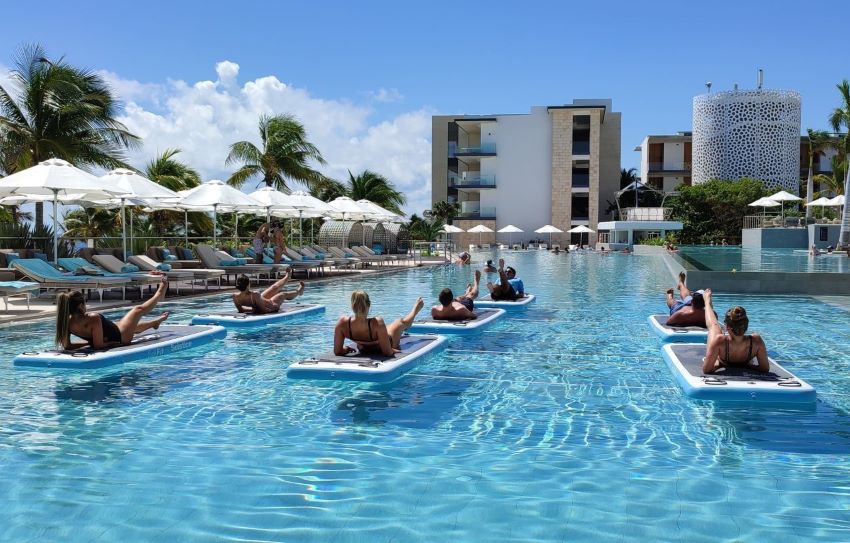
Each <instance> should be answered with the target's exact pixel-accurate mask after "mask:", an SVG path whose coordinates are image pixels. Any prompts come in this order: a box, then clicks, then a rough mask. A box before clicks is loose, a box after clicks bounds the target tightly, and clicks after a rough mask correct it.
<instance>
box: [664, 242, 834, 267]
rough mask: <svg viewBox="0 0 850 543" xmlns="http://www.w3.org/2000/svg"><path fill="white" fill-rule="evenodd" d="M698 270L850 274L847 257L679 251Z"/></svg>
mask: <svg viewBox="0 0 850 543" xmlns="http://www.w3.org/2000/svg"><path fill="white" fill-rule="evenodd" d="M677 256H678V257H679V258H681V259H682V260H684V261H685V262H687V263H689V264H690V265H691V266H693V267H694V268H696V269H698V270H712V271H731V270H733V269H734V270H736V271H756V272H768V271H778V272H833V273H847V272H850V258H847V254H846V253H840V254H839V253H836V254H828V255H827V254H823V255H821V256H818V257H811V256H809V254H808V251H805V250H803V249H799V250H797V249H742V248H740V247H704V246H695V247H680V249H679V253H678V255H677Z"/></svg>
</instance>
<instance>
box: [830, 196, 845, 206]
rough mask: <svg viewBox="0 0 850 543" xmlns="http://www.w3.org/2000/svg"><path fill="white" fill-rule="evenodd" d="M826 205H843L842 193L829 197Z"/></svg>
mask: <svg viewBox="0 0 850 543" xmlns="http://www.w3.org/2000/svg"><path fill="white" fill-rule="evenodd" d="M827 205H830V206H843V205H844V195H843V194H839V195H838V196H836V197H835V198H830V199H829V203H828V204H827Z"/></svg>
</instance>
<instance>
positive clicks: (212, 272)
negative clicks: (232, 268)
mask: <svg viewBox="0 0 850 543" xmlns="http://www.w3.org/2000/svg"><path fill="white" fill-rule="evenodd" d="M127 261H128V262H129V263H130V264H133V265H134V266H138V267H139V269H140V270H144V271H157V270H159V268H158V267H157V266H160V264H158V263H157V262H156V261H154V260H153V259H152V258H151V257H149V256H147V255H134V256H130V257H128V258H127ZM165 274H166V276H168V278H169V279H171V277H172V275H173V276H175V277H177V274H187V275H188V276H189V278H190V280H191V281H192V290H194V289H195V283H194V280H195V279H200V280H202V281H203V282H204V288H205V289H206V290H209V288H210V279H217V280H218V286H221V276H222V275H224V270H216V269H206V268H181V269H179V270H171V271H167V272H165Z"/></svg>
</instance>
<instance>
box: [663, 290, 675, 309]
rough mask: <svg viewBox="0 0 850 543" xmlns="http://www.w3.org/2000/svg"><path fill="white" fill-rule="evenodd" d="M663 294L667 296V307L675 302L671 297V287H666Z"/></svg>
mask: <svg viewBox="0 0 850 543" xmlns="http://www.w3.org/2000/svg"><path fill="white" fill-rule="evenodd" d="M665 296H666V298H667V307H668V308H670V307H673V304H674V303H676V299H675V298H673V289H672V288H668V289H667V293H666V295H665Z"/></svg>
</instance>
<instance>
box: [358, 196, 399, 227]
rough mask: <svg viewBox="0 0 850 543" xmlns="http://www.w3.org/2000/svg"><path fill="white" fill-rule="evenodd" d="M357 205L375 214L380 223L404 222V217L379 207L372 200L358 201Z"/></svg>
mask: <svg viewBox="0 0 850 543" xmlns="http://www.w3.org/2000/svg"><path fill="white" fill-rule="evenodd" d="M357 205H358V206H360V207H361V208H362V209H364V210H366V211H369V212H371V213H372V214H374V216H375V218H376V219H377V220H378V221H379V222H404V217H402V216H400V215H398V214H397V213H393V212H392V211H390V210H389V209H385V208H383V207H381V206H379V205H378V204H376V203H375V202H373V201H371V200H357Z"/></svg>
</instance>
